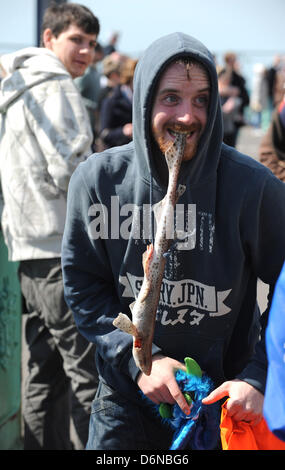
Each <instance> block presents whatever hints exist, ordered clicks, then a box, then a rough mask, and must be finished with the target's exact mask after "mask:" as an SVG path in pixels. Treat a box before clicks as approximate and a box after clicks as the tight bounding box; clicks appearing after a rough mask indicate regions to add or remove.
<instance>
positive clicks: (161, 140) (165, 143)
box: [152, 122, 202, 161]
mask: <svg viewBox="0 0 285 470" xmlns="http://www.w3.org/2000/svg"><path fill="white" fill-rule="evenodd" d="M171 131H173V132H183V133H187V134H189V133H190V134H191V133H193V135H192V136H191V137H190V139H188V138H187V140H186V145H185V148H184V154H183V159H182V160H183V161H187V160H191V159H192V158H193V157H194V156H195V154H196V152H197V147H198V143H199V140H200V137H201V134H202V125H201V124H199V123H195V124H191V126H185V125H183V124H177V123H171V122H168V123H167V124H165V125H164V127H163V129H162V131H161V130H157V129H154V128H152V132H153V137H154V139H155V141H156V143H157V145H158V147H159V149H160V151H161V152H162V153H163V154H165V152H166V150H167V149H168V148H169V146H170V145H172V142H173V140H172V139H171V138H170V136H169V133H171Z"/></svg>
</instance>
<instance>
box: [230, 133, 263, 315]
mask: <svg viewBox="0 0 285 470" xmlns="http://www.w3.org/2000/svg"><path fill="white" fill-rule="evenodd" d="M263 135H264V132H263V131H261V130H259V129H254V128H253V127H251V126H245V127H242V128H241V129H240V134H239V139H238V143H237V149H238V150H239V151H240V152H242V153H245V154H247V155H249V156H250V157H253V158H254V159H255V160H258V149H259V145H260V141H261V139H262V137H263ZM267 294H268V286H267V285H266V284H264V283H263V282H262V281H259V282H258V287H257V298H258V304H259V307H260V310H261V311H262V312H263V311H264V310H265V308H266V305H267Z"/></svg>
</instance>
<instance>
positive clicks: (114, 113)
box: [100, 58, 137, 148]
mask: <svg viewBox="0 0 285 470" xmlns="http://www.w3.org/2000/svg"><path fill="white" fill-rule="evenodd" d="M136 63H137V61H136V60H135V59H131V58H127V59H126V60H124V61H123V62H122V65H121V67H120V84H119V85H117V86H115V87H114V89H113V90H112V91H111V92H110V94H109V95H108V96H107V97H106V98H105V99H104V100H103V102H102V107H101V111H100V120H101V132H100V137H101V140H102V141H103V144H104V145H105V147H106V148H110V147H115V146H117V145H123V144H127V143H128V142H130V141H131V140H132V135H133V128H132V101H133V100H132V98H133V75H134V70H135V66H136Z"/></svg>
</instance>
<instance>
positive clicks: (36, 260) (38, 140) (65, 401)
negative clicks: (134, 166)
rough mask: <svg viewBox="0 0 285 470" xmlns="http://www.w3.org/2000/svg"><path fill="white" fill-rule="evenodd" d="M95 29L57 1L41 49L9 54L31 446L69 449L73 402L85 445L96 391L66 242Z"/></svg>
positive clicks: (12, 173) (11, 194) (5, 84)
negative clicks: (84, 80) (64, 258)
mask: <svg viewBox="0 0 285 470" xmlns="http://www.w3.org/2000/svg"><path fill="white" fill-rule="evenodd" d="M98 33H99V22H98V19H97V18H96V17H95V16H94V15H93V13H92V12H91V11H90V10H89V9H87V8H86V7H84V6H81V5H78V4H72V3H69V4H62V5H54V6H50V7H49V8H48V9H47V10H46V12H45V15H44V19H43V25H42V45H43V46H44V47H40V48H35V47H31V48H26V49H23V50H20V51H17V52H15V53H13V54H9V55H6V56H3V57H2V66H3V68H4V69H5V72H6V77H5V79H4V80H3V81H2V83H1V93H0V113H1V114H0V129H1V143H0V153H1V162H0V171H1V185H2V191H3V198H4V209H3V214H2V221H1V223H2V230H3V234H4V238H5V242H6V244H7V247H8V253H9V259H10V260H12V261H19V262H20V264H19V276H20V281H21V289H22V293H23V295H24V299H25V305H26V310H27V313H28V314H27V316H26V321H25V337H26V341H27V345H28V349H29V362H28V377H27V381H26V385H25V396H24V403H23V415H24V422H25V434H24V436H25V439H24V448H25V449H70V448H71V444H70V436H69V426H70V406H71V416H72V419H73V424H74V428H75V434H76V439H75V442H74V447H75V448H76V449H82V448H84V446H85V444H86V439H87V435H88V422H89V412H90V404H91V399H92V397H93V395H94V393H95V391H96V388H97V373H96V371H95V368H94V365H93V363H94V360H93V353H94V350H93V347H92V346H91V345H89V344H88V343H87V341H86V340H85V339H84V338H83V337H82V336H81V335H80V334H79V333H78V331H77V329H76V326H75V324H74V321H73V317H72V314H71V311H70V310H69V309H68V307H67V306H66V304H65V301H64V295H63V284H62V273H61V240H62V234H63V228H64V221H65V213H66V196H67V188H68V183H69V179H70V177H71V175H72V173H73V171H74V170H75V168H76V167H77V165H78V164H79V163H80V162H81V161H83V160H85V159H86V158H87V156H88V155H89V154H90V153H91V151H90V145H91V142H92V133H91V129H90V124H89V120H88V116H87V113H86V110H85V108H84V105H83V104H82V101H81V96H80V94H79V92H78V91H77V89H76V86H75V84H74V83H73V79H74V78H76V77H78V76H81V75H82V74H83V73H84V71H85V69H86V68H87V67H88V66H89V65H90V64H91V63H92V61H93V58H94V48H95V45H96V39H97V35H98ZM70 390H71V395H69V394H70ZM69 396H71V403H69V398H68V397H69Z"/></svg>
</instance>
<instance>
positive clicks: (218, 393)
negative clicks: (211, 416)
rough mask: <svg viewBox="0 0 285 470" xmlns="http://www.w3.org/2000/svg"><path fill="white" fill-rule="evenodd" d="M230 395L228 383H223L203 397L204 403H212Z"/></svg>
mask: <svg viewBox="0 0 285 470" xmlns="http://www.w3.org/2000/svg"><path fill="white" fill-rule="evenodd" d="M227 396H228V388H227V386H226V383H223V384H222V385H220V386H219V387H218V388H215V390H213V391H212V392H211V393H210V394H209V395H208V396H207V397H205V398H203V400H202V403H203V405H211V404H212V403H215V402H216V401H219V400H220V399H221V398H223V397H227Z"/></svg>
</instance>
